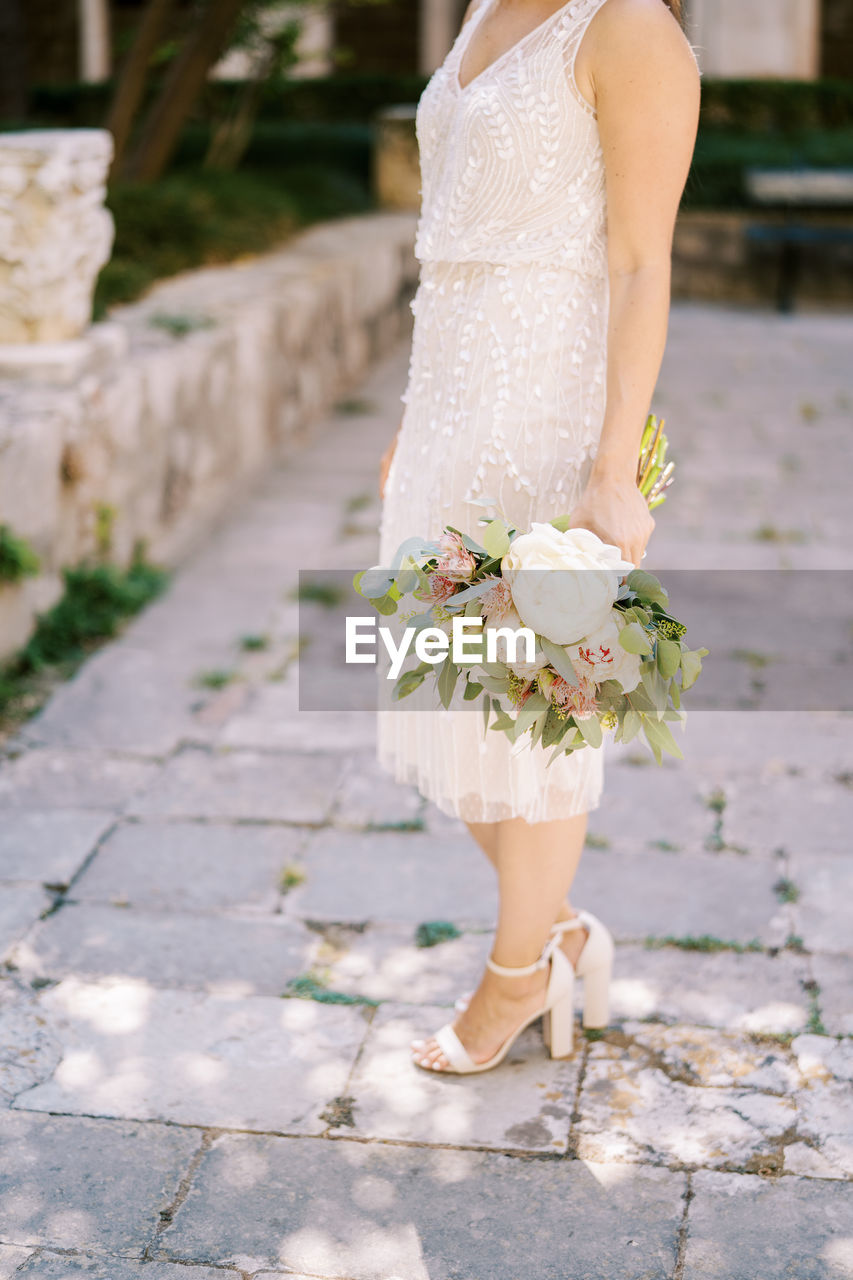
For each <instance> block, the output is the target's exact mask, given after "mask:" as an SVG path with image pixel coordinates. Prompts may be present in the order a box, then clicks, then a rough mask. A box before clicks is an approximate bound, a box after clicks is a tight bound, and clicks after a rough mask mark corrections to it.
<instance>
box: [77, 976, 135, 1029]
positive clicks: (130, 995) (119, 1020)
mask: <svg viewBox="0 0 853 1280" xmlns="http://www.w3.org/2000/svg"><path fill="white" fill-rule="evenodd" d="M60 992H61V995H60V994H59V993H60ZM151 998H152V989H151V988H150V987H149V985H148V983H146V982H138V981H135V980H133V979H125V980H122V981H120V982H113V983H109V984H108V985H103V986H100V985H98V986H96V985H89V984H87V983H84V982H79V981H77V980H76V979H74V978H71V979H69V980H68V981H67V982H64V983H62V985H61V986H60V987H59V988H57V995H56V1002H57V1004H58V1005H59V1006H60V1007H61V1008H62V1009H63V1011H64V1012H65V1013H67V1014H68V1015H69V1016H70V1017H73V1018H77V1019H79V1020H81V1021H83V1022H87V1023H89V1024H90V1025H91V1027H92V1028H93V1030H95V1031H97V1032H99V1033H100V1034H101V1035H107V1036H124V1035H128V1034H129V1033H130V1032H132V1031H139V1030H140V1029H141V1028H142V1027H144V1026H145V1024H146V1022H147V1021H148V1017H149V1011H150V1006H151Z"/></svg>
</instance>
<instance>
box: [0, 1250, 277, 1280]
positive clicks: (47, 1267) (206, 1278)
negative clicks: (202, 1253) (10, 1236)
mask: <svg viewBox="0 0 853 1280" xmlns="http://www.w3.org/2000/svg"><path fill="white" fill-rule="evenodd" d="M2 1274H3V1273H2V1271H0V1276H1V1275H2ZM16 1274H17V1275H20V1276H33V1277H37V1278H38V1280H78V1277H81V1278H82V1277H84V1276H85V1277H88V1280H227V1278H228V1276H229V1275H231V1276H233V1277H234V1280H237V1273H236V1272H229V1271H226V1270H222V1269H220V1268H218V1267H217V1268H215V1269H214V1268H213V1267H197V1266H185V1265H183V1264H181V1263H177V1262H134V1261H132V1260H130V1259H127V1258H115V1257H108V1258H104V1257H97V1256H93V1255H88V1256H86V1255H82V1254H77V1255H74V1256H71V1257H67V1256H64V1255H63V1254H58V1253H50V1252H48V1251H47V1250H42V1251H41V1252H40V1253H39V1254H38V1255H35V1256H32V1257H31V1258H30V1261H29V1262H27V1265H26V1266H25V1267H22V1268H21V1270H20V1271H19V1272H17V1273H16ZM297 1280H298V1278H297Z"/></svg>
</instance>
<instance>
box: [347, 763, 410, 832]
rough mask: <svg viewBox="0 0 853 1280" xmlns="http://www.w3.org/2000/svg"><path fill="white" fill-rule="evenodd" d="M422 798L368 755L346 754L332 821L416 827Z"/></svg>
mask: <svg viewBox="0 0 853 1280" xmlns="http://www.w3.org/2000/svg"><path fill="white" fill-rule="evenodd" d="M423 808H424V800H423V797H422V796H421V795H420V793H419V792H418V791H417V789H416V788H415V787H408V786H402V785H400V784H399V783H397V782H395V781H394V779H393V778H392V777H391V776H390V774H388V773H386V771H385V770H384V769H382V768H381V767H380V765H379V763H378V761H377V760H376V759H375V758H374V757H373V756H372V755H369V756H368V755H367V754H366V753H365V754H362V755H358V756H350V757H349V758H348V760H347V762H346V764H345V767H344V770H343V773H342V778H341V787H340V791H339V792H338V797H337V800H336V802H335V809H334V813H333V815H332V822H333V823H334V825H335V826H336V827H350V828H355V829H358V828H359V827H399V828H402V829H405V828H406V827H407V826H411V827H415V828H416V827H419V826H421V825H422V817H421V815H422V812H423Z"/></svg>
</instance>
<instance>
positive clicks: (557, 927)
mask: <svg viewBox="0 0 853 1280" xmlns="http://www.w3.org/2000/svg"><path fill="white" fill-rule="evenodd" d="M586 928H588V921H587V919H586V913H585V912H584V911H579V912H578V914H577V915H576V916H572V918H571V920H558V921H557V923H556V924H552V925H551V932H552V933H556V934H557V935H558V936H559V935H561V934H563V933H569V932H570V930H572V929H586Z"/></svg>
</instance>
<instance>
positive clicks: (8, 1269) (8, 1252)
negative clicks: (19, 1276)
mask: <svg viewBox="0 0 853 1280" xmlns="http://www.w3.org/2000/svg"><path fill="white" fill-rule="evenodd" d="M29 1256H30V1250H29V1249H16V1248H15V1247H14V1246H12V1245H5V1244H0V1280H10V1277H11V1276H12V1275H13V1274H14V1273H15V1272H16V1271H17V1270H18V1268H19V1267H20V1266H21V1264H22V1263H23V1262H25V1261H26V1260H27V1258H28V1257H29Z"/></svg>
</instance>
